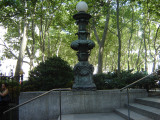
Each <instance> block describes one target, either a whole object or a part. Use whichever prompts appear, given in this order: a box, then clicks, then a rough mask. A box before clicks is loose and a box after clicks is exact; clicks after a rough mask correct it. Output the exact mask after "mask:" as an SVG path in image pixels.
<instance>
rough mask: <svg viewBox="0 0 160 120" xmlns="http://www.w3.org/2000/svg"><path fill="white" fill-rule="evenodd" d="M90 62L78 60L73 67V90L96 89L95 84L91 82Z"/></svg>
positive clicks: (91, 67)
mask: <svg viewBox="0 0 160 120" xmlns="http://www.w3.org/2000/svg"><path fill="white" fill-rule="evenodd" d="M93 70H94V67H93V65H92V64H89V62H88V61H80V62H79V63H78V64H76V65H75V67H74V77H75V79H74V84H73V87H72V89H73V90H96V85H95V84H94V82H93Z"/></svg>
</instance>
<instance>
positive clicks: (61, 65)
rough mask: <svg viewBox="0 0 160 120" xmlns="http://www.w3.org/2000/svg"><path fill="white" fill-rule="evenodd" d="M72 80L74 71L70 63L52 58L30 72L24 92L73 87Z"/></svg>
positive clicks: (24, 85)
mask: <svg viewBox="0 0 160 120" xmlns="http://www.w3.org/2000/svg"><path fill="white" fill-rule="evenodd" d="M72 80H73V71H72V68H71V67H70V66H69V65H68V63H67V62H66V61H64V60H62V59H61V58H60V57H52V58H49V59H47V60H46V61H45V62H41V63H40V64H39V65H38V66H37V67H35V68H34V70H32V71H30V76H29V81H27V82H24V84H23V91H46V90H50V89H53V88H66V87H71V86H72Z"/></svg>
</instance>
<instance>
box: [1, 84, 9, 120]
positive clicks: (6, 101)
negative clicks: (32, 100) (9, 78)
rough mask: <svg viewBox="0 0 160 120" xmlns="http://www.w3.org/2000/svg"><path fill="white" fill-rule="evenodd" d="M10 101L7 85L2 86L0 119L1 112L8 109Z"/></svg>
mask: <svg viewBox="0 0 160 120" xmlns="http://www.w3.org/2000/svg"><path fill="white" fill-rule="evenodd" d="M9 101H10V97H9V90H8V84H7V83H3V84H2V91H1V92H0V118H1V117H2V115H3V112H4V111H5V110H6V109H7V108H8V104H9Z"/></svg>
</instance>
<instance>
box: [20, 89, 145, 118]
mask: <svg viewBox="0 0 160 120" xmlns="http://www.w3.org/2000/svg"><path fill="white" fill-rule="evenodd" d="M42 93H44V92H22V93H21V94H20V97H19V103H23V102H25V101H27V100H29V99H31V98H33V97H36V96H38V95H40V94H42ZM59 93H60V92H59V91H54V92H51V93H49V94H47V95H45V96H43V97H41V98H39V99H37V100H34V101H32V102H30V103H28V104H26V105H24V106H22V107H20V108H19V120H51V119H53V118H56V117H58V116H59V113H60V112H59V111H60V94H59ZM129 96H130V102H133V101H134V99H135V98H139V97H147V96H148V94H147V92H146V90H144V89H130V90H129ZM126 103H127V94H126V91H125V90H124V91H123V92H120V91H119V90H98V91H62V92H61V111H62V114H74V113H104V112H111V111H113V110H114V109H115V108H120V107H123V106H124V104H126Z"/></svg>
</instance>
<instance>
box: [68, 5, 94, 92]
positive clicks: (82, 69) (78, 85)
mask: <svg viewBox="0 0 160 120" xmlns="http://www.w3.org/2000/svg"><path fill="white" fill-rule="evenodd" d="M83 6H84V5H83ZM73 18H74V19H75V20H76V23H77V25H78V26H79V28H78V33H76V35H78V40H75V41H73V42H72V43H71V48H72V49H74V50H76V51H77V56H78V61H79V62H78V63H77V64H76V65H75V67H74V84H73V87H72V88H73V90H96V85H95V84H94V81H93V71H94V67H93V65H91V64H90V63H89V62H88V57H89V55H90V52H91V49H93V48H94V47H95V43H94V42H93V41H92V40H88V38H87V37H88V35H89V33H88V32H87V30H86V26H87V25H88V22H89V19H90V18H91V15H90V14H88V13H86V12H84V11H80V12H78V13H77V14H75V15H74V16H73Z"/></svg>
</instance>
